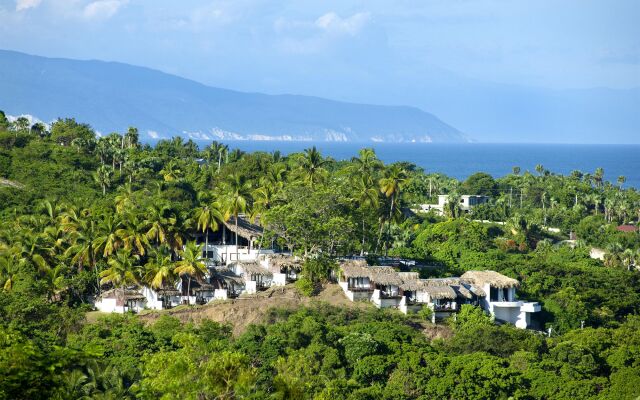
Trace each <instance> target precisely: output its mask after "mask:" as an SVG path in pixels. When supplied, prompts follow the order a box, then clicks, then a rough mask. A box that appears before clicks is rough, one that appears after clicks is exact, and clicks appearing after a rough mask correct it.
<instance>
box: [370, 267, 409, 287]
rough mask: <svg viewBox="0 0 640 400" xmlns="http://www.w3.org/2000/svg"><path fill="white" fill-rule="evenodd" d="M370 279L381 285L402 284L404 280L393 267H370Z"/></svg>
mask: <svg viewBox="0 0 640 400" xmlns="http://www.w3.org/2000/svg"><path fill="white" fill-rule="evenodd" d="M367 269H368V270H369V279H370V280H372V281H373V282H375V283H378V284H380V285H393V286H400V285H402V283H403V281H402V278H401V277H400V275H398V272H397V271H396V270H395V269H394V268H393V267H382V266H381V267H378V266H375V267H368V268H367Z"/></svg>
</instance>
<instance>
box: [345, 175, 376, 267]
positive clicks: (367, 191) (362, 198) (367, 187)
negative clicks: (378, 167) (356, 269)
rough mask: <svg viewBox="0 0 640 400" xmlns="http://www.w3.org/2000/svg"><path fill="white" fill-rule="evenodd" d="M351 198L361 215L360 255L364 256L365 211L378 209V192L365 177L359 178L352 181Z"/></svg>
mask: <svg viewBox="0 0 640 400" xmlns="http://www.w3.org/2000/svg"><path fill="white" fill-rule="evenodd" d="M352 182H353V183H352V185H353V197H352V200H353V201H354V202H355V203H356V204H358V208H359V209H360V212H361V213H362V243H361V248H360V255H364V248H365V241H366V229H365V224H366V215H367V211H369V210H375V209H377V208H378V204H379V203H380V202H379V193H380V192H379V191H378V190H377V189H376V188H375V187H374V186H373V182H371V180H370V179H369V177H367V176H360V177H358V178H355V179H353V180H352Z"/></svg>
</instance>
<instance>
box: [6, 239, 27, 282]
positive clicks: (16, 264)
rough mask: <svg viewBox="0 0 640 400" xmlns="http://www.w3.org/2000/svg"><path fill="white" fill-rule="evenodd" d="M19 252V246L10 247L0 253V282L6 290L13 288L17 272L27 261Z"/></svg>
mask: <svg viewBox="0 0 640 400" xmlns="http://www.w3.org/2000/svg"><path fill="white" fill-rule="evenodd" d="M20 253H21V249H20V247H19V246H14V247H10V248H8V249H6V250H4V251H2V253H0V284H1V285H2V288H3V289H4V290H5V291H7V292H8V291H11V289H13V286H14V284H15V282H16V279H17V277H18V274H19V273H20V271H21V270H23V269H24V267H25V265H26V263H27V260H26V259H25V258H23V257H22V256H21V254H20Z"/></svg>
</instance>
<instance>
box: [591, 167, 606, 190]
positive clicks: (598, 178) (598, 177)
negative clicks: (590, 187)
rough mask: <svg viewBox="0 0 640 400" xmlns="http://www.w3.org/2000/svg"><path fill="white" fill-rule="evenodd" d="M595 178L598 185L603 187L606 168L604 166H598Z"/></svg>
mask: <svg viewBox="0 0 640 400" xmlns="http://www.w3.org/2000/svg"><path fill="white" fill-rule="evenodd" d="M593 180H594V182H595V183H596V187H598V188H599V187H602V183H603V181H604V169H603V168H602V167H598V168H596V172H595V173H594V174H593Z"/></svg>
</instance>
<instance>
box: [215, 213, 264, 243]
mask: <svg viewBox="0 0 640 400" xmlns="http://www.w3.org/2000/svg"><path fill="white" fill-rule="evenodd" d="M224 225H225V226H226V227H227V229H229V230H230V231H231V232H233V233H235V232H236V217H234V216H233V215H232V216H231V217H229V219H228V220H227V221H225V223H224ZM262 233H263V229H262V227H261V226H259V225H256V224H253V223H251V221H249V220H248V219H246V218H245V216H244V215H238V236H242V237H243V238H245V239H253V238H257V237H259V236H262Z"/></svg>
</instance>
